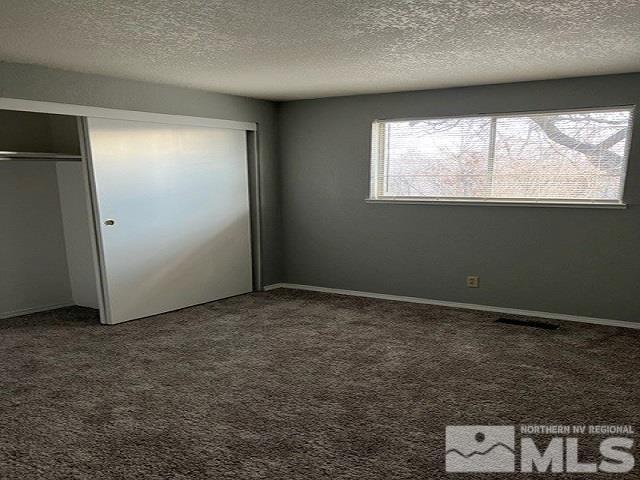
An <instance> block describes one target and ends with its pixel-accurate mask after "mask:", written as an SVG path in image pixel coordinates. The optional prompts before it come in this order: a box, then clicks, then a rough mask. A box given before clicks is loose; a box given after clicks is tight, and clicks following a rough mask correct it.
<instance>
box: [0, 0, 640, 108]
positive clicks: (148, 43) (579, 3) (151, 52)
mask: <svg viewBox="0 0 640 480" xmlns="http://www.w3.org/2000/svg"><path fill="white" fill-rule="evenodd" d="M0 59H1V60H4V61H10V62H20V63H32V64H40V65H46V66H51V67H57V68H62V69H67V70H74V71H80V72H87V73H97V74H103V75H111V76H116V77H123V78H131V79H138V80H147V81H154V82H161V83H167V84H174V85H182V86H188V87H195V88H201V89H206V90H214V91H219V92H223V93H235V94H240V95H247V96H252V97H258V98H267V99H280V100H282V99H294V98H315V97H322V96H333V95H346V94H354V93H373V92H388V91H399V90H415V89H422V88H437V87H445V86H460V85H473V84H482V83H499V82H511V81H520V80H535V79H544V78H559V77H571V76H583V75H597V74H605V73H621V72H632V71H640V0H555V1H554V0H395V1H394V0H386V1H385V0H379V1H375V0H325V1H311V0H280V1H278V0H254V1H247V0H224V1H217V0H120V1H118V0H0Z"/></svg>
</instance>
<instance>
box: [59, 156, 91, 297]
mask: <svg viewBox="0 0 640 480" xmlns="http://www.w3.org/2000/svg"><path fill="white" fill-rule="evenodd" d="M57 173H58V189H59V194H60V206H61V212H62V225H63V227H64V239H65V246H66V252H67V267H68V270H69V281H70V285H71V296H72V298H73V303H75V304H76V305H80V306H83V307H90V308H98V289H97V285H96V271H95V265H94V259H93V249H92V241H93V237H92V235H91V228H92V226H91V221H90V218H91V217H90V212H89V208H88V205H87V187H86V181H85V177H84V173H83V168H82V164H81V163H80V162H58V164H57Z"/></svg>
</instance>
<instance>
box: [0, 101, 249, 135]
mask: <svg viewBox="0 0 640 480" xmlns="http://www.w3.org/2000/svg"><path fill="white" fill-rule="evenodd" d="M0 109H3V110H18V111H22V112H38V113H52V114H57V115H74V116H78V117H98V118H113V119H117V120H135V121H139V122H152V123H168V124H172V125H195V126H200V127H213V128H229V129H233V130H245V131H246V130H249V131H256V130H257V129H258V126H257V124H256V123H255V122H239V121H236V120H222V119H216V118H206V117H189V116H184V115H168V114H164V113H151V112H140V111H135V110H118V109H114V108H102V107H91V106H87V105H71V104H66V103H54V102H40V101H36V100H24V99H20V98H6V97H0Z"/></svg>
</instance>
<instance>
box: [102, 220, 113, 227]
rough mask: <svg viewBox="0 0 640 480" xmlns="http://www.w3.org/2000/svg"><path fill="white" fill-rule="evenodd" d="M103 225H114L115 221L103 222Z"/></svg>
mask: <svg viewBox="0 0 640 480" xmlns="http://www.w3.org/2000/svg"><path fill="white" fill-rule="evenodd" d="M104 224H105V225H108V226H111V225H115V224H116V221H115V220H105V221H104Z"/></svg>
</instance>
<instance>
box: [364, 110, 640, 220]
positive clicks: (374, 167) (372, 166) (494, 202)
mask: <svg viewBox="0 0 640 480" xmlns="http://www.w3.org/2000/svg"><path fill="white" fill-rule="evenodd" d="M635 110H636V106H635V105H612V106H598V107H590V108H587V107H582V108H570V109H559V110H556V109H554V110H524V111H512V112H506V113H501V112H491V113H475V114H473V113H472V114H462V115H446V116H441V115H434V116H426V117H402V118H385V119H376V120H374V121H373V122H372V123H371V138H370V140H371V142H370V163H369V196H368V197H367V198H366V199H365V201H366V202H368V203H395V204H427V205H428V204H431V205H458V206H460V205H485V206H510V205H511V206H526V207H574V208H613V209H620V208H622V209H624V208H627V206H628V204H627V203H626V202H625V186H626V183H627V172H628V169H629V157H630V153H631V142H632V137H633V130H634V128H633V127H634V123H635ZM598 111H606V112H615V111H624V112H629V114H630V115H629V124H628V126H627V128H628V129H629V130H628V131H629V134H628V135H627V138H626V141H625V146H624V165H623V167H622V174H621V178H620V198H619V199H618V200H571V199H553V198H545V199H533V198H505V199H500V198H481V197H425V196H391V195H379V194H378V191H379V189H380V185H378V181H379V180H380V179H383V178H384V176H378V171H379V169H380V168H381V167H383V166H384V165H385V161H384V157H383V155H382V154H381V153H380V152H384V149H385V147H384V141H385V135H384V134H381V130H382V129H383V128H384V126H385V124H387V123H392V122H407V121H414V120H452V119H461V118H485V117H488V118H489V119H492V123H494V124H495V121H496V119H497V118H505V117H525V116H529V117H530V116H534V115H541V116H544V115H550V114H551V115H553V114H557V115H562V114H572V113H581V112H585V113H593V112H598ZM492 131H493V129H492ZM493 147H494V145H493V143H491V144H490V146H489V148H490V149H493Z"/></svg>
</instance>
